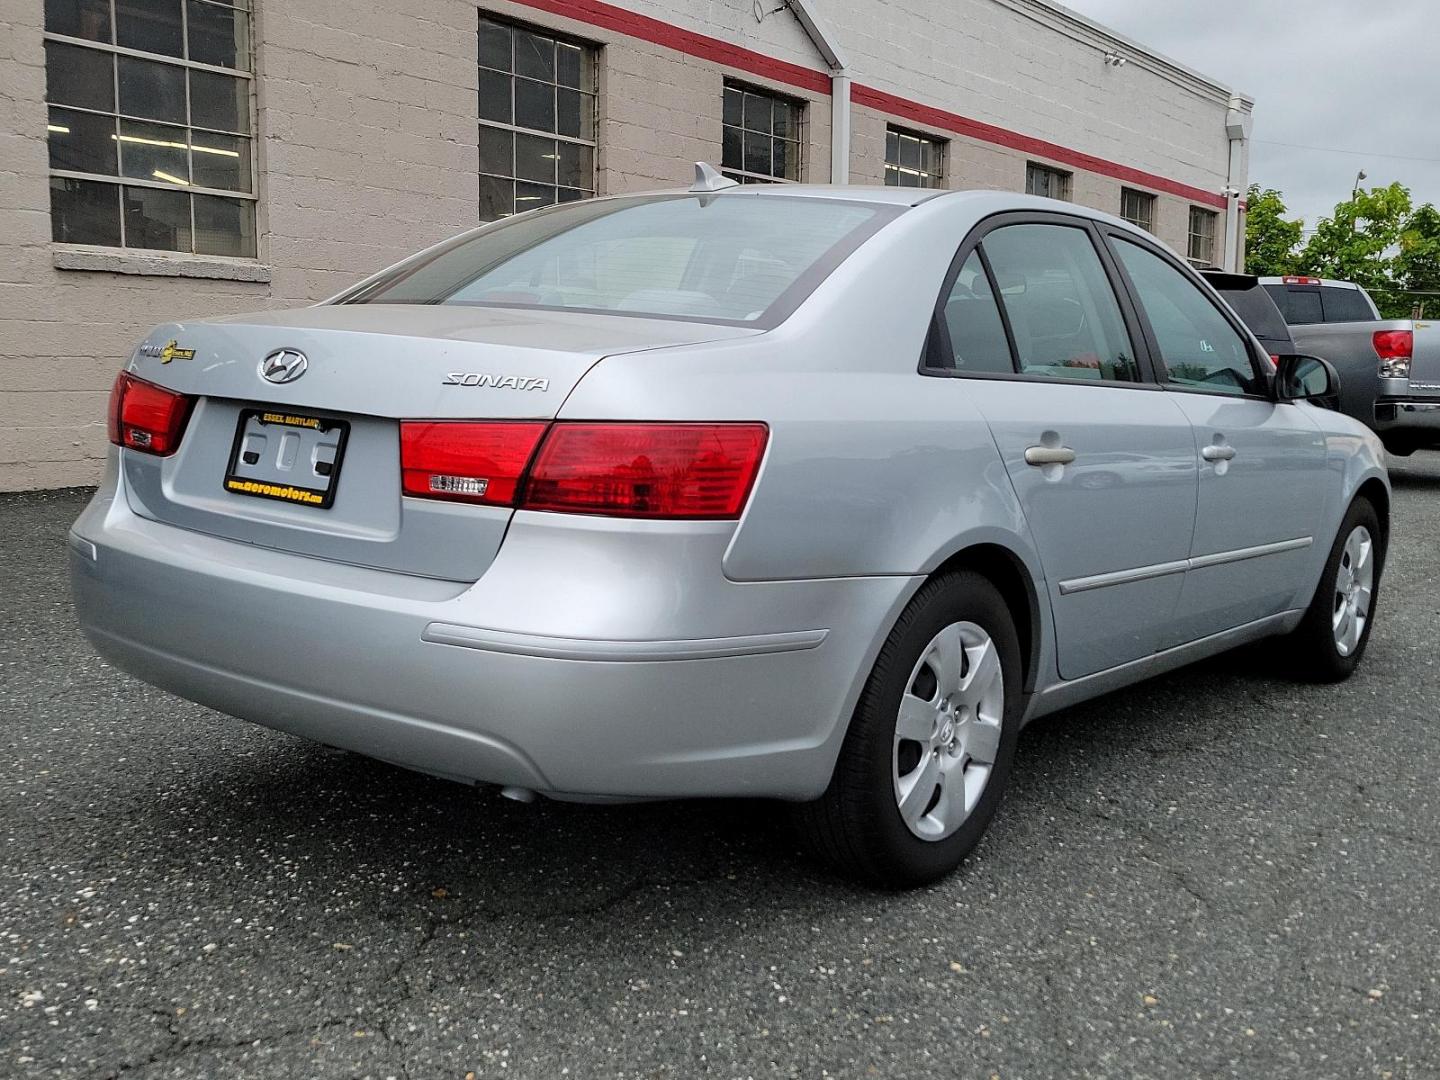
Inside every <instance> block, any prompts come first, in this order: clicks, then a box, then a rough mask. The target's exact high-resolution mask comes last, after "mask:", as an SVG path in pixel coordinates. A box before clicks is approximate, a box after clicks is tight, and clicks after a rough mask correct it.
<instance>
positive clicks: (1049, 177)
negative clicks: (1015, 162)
mask: <svg viewBox="0 0 1440 1080" xmlns="http://www.w3.org/2000/svg"><path fill="white" fill-rule="evenodd" d="M1070 181H1071V174H1070V173H1068V172H1066V171H1065V170H1064V169H1052V168H1050V166H1048V165H1037V164H1035V162H1033V161H1032V162H1030V163H1029V164H1028V165H1026V166H1025V194H1026V195H1041V196H1044V197H1045V198H1047V199H1064V200H1065V201H1066V202H1069V201H1070Z"/></svg>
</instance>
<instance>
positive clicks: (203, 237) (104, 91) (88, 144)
mask: <svg viewBox="0 0 1440 1080" xmlns="http://www.w3.org/2000/svg"><path fill="white" fill-rule="evenodd" d="M249 7H250V0H236V3H235V4H229V3H219V2H212V0H114V3H113V4H112V3H106V2H103V0H48V2H47V3H46V4H45V76H46V101H47V102H48V104H49V115H48V117H47V123H46V136H47V140H48V144H49V152H50V222H51V235H52V237H53V239H54V240H55V241H56V242H58V243H63V244H99V245H102V246H105V247H126V248H147V249H151V250H160V251H179V252H189V253H194V254H200V255H230V256H243V257H249V258H253V257H254V256H255V249H256V245H255V180H254V153H253V146H252V143H253V135H254V130H253V119H252V112H253V109H252V100H253V93H252V85H251V84H252V82H253V77H252V71H253V64H252V61H251V50H250V18H251V16H250V10H249ZM122 50H123V51H122Z"/></svg>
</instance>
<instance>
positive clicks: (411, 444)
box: [400, 420, 546, 506]
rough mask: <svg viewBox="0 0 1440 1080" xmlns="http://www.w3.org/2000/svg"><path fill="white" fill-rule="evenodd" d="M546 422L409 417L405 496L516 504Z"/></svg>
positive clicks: (403, 437)
mask: <svg viewBox="0 0 1440 1080" xmlns="http://www.w3.org/2000/svg"><path fill="white" fill-rule="evenodd" d="M545 427H546V425H545V423H544V422H539V421H524V422H518V423H510V422H498V421H483V422H479V423H470V422H468V421H459V420H436V421H422V420H406V421H404V422H403V423H401V425H400V469H401V484H402V487H403V489H404V492H405V494H406V495H413V496H418V497H420V498H426V499H451V500H455V501H458V502H471V503H485V504H488V505H491V506H513V505H515V491H516V488H517V487H518V486H519V484H520V478H521V477H522V476H523V475H524V474H525V466H526V465H527V464H529V462H530V456H531V455H532V454H533V453H534V452H535V444H536V443H538V442H539V441H540V436H542V435H544V434H545Z"/></svg>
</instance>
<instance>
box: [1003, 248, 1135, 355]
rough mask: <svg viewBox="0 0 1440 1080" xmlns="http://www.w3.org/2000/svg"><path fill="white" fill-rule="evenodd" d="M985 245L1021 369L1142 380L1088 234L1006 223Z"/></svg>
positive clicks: (1118, 306)
mask: <svg viewBox="0 0 1440 1080" xmlns="http://www.w3.org/2000/svg"><path fill="white" fill-rule="evenodd" d="M980 246H981V247H982V248H983V249H984V251H985V255H986V257H987V258H988V259H989V260H990V268H991V270H993V271H994V274H995V283H996V286H997V287H998V288H999V290H1000V303H1001V304H1002V305H1003V306H1004V310H1005V313H1006V315H1007V316H1008V317H1009V320H1010V329H1011V331H1012V332H1013V333H1014V335H1015V351H1016V354H1017V356H1018V358H1019V361H1020V370H1021V372H1022V373H1024V374H1027V375H1045V376H1049V377H1051V378H1064V379H1084V380H1096V381H1099V380H1109V381H1118V382H1135V381H1137V380H1138V379H1139V371H1138V369H1137V367H1136V364H1135V352H1134V348H1133V346H1132V345H1131V343H1130V335H1129V333H1128V332H1127V331H1126V329H1125V319H1124V317H1123V316H1122V315H1121V314H1120V304H1119V301H1117V300H1116V299H1115V291H1114V290H1113V289H1112V288H1111V287H1110V279H1109V278H1108V277H1107V276H1106V273H1105V267H1104V264H1102V263H1101V262H1100V255H1099V253H1098V252H1097V251H1096V250H1095V245H1094V243H1093V242H1091V240H1090V234H1089V233H1088V232H1086V231H1085V230H1084V229H1082V228H1077V227H1074V226H1069V225H1040V224H1035V225H1005V226H1002V227H1000V228H998V229H996V230H995V231H994V232H992V233H990V234H988V235H987V236H986V237H985V239H984V241H982V243H981V245H980Z"/></svg>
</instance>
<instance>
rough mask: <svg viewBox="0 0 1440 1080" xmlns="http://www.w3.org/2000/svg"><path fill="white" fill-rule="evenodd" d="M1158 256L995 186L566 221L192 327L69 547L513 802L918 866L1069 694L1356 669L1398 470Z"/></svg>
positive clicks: (138, 409)
mask: <svg viewBox="0 0 1440 1080" xmlns="http://www.w3.org/2000/svg"><path fill="white" fill-rule="evenodd" d="M1336 389H1337V387H1336V386H1335V384H1334V376H1333V372H1332V371H1331V370H1329V369H1328V368H1327V367H1326V365H1325V364H1324V362H1323V361H1318V360H1315V359H1313V358H1307V357H1298V356H1286V357H1281V358H1280V361H1279V369H1278V370H1275V369H1274V368H1273V366H1272V364H1271V362H1270V360H1269V358H1268V357H1267V355H1266V353H1265V352H1264V350H1263V349H1262V348H1261V347H1260V345H1259V344H1258V342H1256V341H1255V339H1254V338H1253V337H1252V336H1251V334H1250V333H1249V332H1248V331H1247V330H1246V329H1245V327H1244V325H1243V324H1242V323H1241V322H1240V321H1239V320H1238V319H1237V318H1236V317H1235V316H1234V314H1233V313H1232V312H1231V311H1230V310H1229V309H1228V308H1227V307H1226V306H1225V304H1224V303H1223V302H1222V301H1220V300H1219V299H1218V298H1217V297H1216V295H1215V294H1214V293H1213V292H1212V291H1211V290H1210V288H1209V287H1208V286H1207V285H1206V284H1205V283H1204V282H1203V281H1202V280H1201V279H1200V278H1199V277H1198V276H1197V275H1196V274H1195V273H1193V272H1192V271H1191V270H1190V268H1189V267H1188V266H1187V265H1186V264H1185V262H1184V261H1183V260H1181V259H1179V258H1178V257H1177V256H1176V255H1174V254H1173V253H1172V252H1171V251H1170V250H1169V249H1167V248H1166V247H1164V246H1163V245H1162V244H1160V243H1158V242H1157V241H1156V240H1155V239H1154V238H1153V237H1151V236H1149V235H1148V234H1146V233H1144V232H1142V231H1140V230H1138V229H1135V228H1133V227H1131V226H1129V225H1127V224H1125V223H1124V222H1122V221H1120V220H1118V219H1115V218H1112V217H1109V216H1107V215H1104V214H1100V213H1096V212H1093V211H1089V210H1085V209H1083V208H1080V207H1077V206H1073V205H1070V204H1065V203H1056V202H1051V201H1048V200H1043V199H1035V198H1029V197H1024V196H1017V195H1011V194H1001V193H995V192H938V191H923V190H912V189H899V188H858V187H845V188H825V187H801V186H756V187H748V186H747V187H743V188H742V187H737V186H734V185H732V184H730V183H729V182H728V181H726V180H724V179H722V178H721V177H719V176H718V175H717V174H715V173H714V172H713V170H710V169H709V168H706V167H699V168H697V181H696V184H695V186H694V187H693V188H691V189H689V190H684V191H673V192H662V193H656V194H644V195H627V196H617V197H613V198H605V199H596V200H593V201H587V202H583V203H573V204H568V205H563V206H557V207H553V208H549V209H545V210H539V211H533V212H530V213H526V214H521V215H518V216H516V217H513V218H510V219H508V220H504V221H501V222H497V223H495V224H492V225H488V226H485V227H482V228H480V229H478V230H475V231H473V232H469V233H466V234H464V235H462V236H459V237H457V238H455V239H453V240H450V241H448V242H446V243H443V244H440V245H438V246H437V247H434V248H431V249H429V250H427V251H424V252H422V253H420V254H419V255H416V256H414V257H413V258H411V259H408V260H407V261H405V262H403V263H400V264H399V265H397V266H395V267H392V268H390V269H388V270H385V271H383V272H381V273H379V274H377V275H375V276H374V277H372V278H370V279H368V280H366V281H363V282H361V283H360V284H359V285H357V286H355V287H354V288H353V289H351V290H350V291H348V292H346V293H344V294H342V295H341V296H339V297H336V298H335V299H334V300H331V301H329V302H327V303H324V304H320V305H318V306H315V307H309V308H305V309H301V310H296V311H285V312H278V313H276V312H266V313H262V314H256V315H248V316H239V317H232V318H223V319H216V320H212V321H201V322H184V323H172V324H169V325H165V326H161V327H159V328H157V329H156V330H155V331H154V333H152V334H151V335H150V336H149V337H148V338H147V339H146V340H145V341H144V342H143V343H141V344H140V345H139V347H138V348H137V349H136V351H135V353H134V355H133V356H132V357H131V358H130V360H129V362H128V363H127V364H126V366H125V369H124V371H123V372H122V373H121V374H120V376H119V378H118V379H117V380H116V383H115V388H114V392H113V394H112V398H111V404H110V438H111V441H112V442H113V443H114V447H113V448H112V451H111V454H110V459H109V466H108V470H107V473H106V476H105V480H104V483H103V485H102V486H101V488H100V490H99V492H98V493H97V494H96V496H95V498H94V501H93V502H92V503H91V504H90V505H89V507H88V508H87V509H86V510H85V512H84V513H83V514H82V516H81V517H80V519H79V520H78V521H77V522H76V523H75V526H74V530H73V532H72V534H71V537H70V548H71V559H72V566H73V577H74V592H75V601H76V606H77V608H78V611H79V616H80V620H81V622H82V624H83V625H84V627H85V630H86V632H87V633H88V634H89V636H90V638H91V640H92V641H93V642H94V643H95V646H96V647H97V648H98V649H99V650H100V652H101V653H103V654H104V655H105V656H106V657H107V658H109V659H110V660H111V661H113V662H114V663H115V664H117V665H118V666H120V667H122V668H124V669H125V670H127V671H130V672H133V673H135V674H136V675H138V676H140V677H141V678H143V679H146V680H148V681H149V682H151V683H154V684H155V685H157V686H161V687H164V688H166V689H168V690H171V691H173V692H175V693H177V694H179V695H181V696H183V697H186V698H189V699H190V700H192V701H197V702H200V703H202V704H205V705H208V706H211V707H213V708H216V709H219V710H221V711H223V712H226V713H229V714H232V715H234V716H237V717H242V718H244V719H247V720H252V721H255V722H256V723H259V724H264V725H267V726H269V727H273V728H278V729H281V730H284V731H289V732H293V733H295V734H298V735H301V736H304V737H306V738H309V739H314V740H317V741H319V742H321V743H326V744H329V745H331V746H336V747H342V748H347V749H350V750H353V751H357V752H359V753H361V754H367V755H370V756H373V757H376V758H380V759H383V760H386V761H390V762H394V763H396V764H399V765H404V766H407V767H409V768H413V769H418V770H423V771H424V772H427V773H432V774H435V775H437V776H444V777H449V778H453V779H455V780H459V781H463V782H467V783H480V784H486V785H495V786H496V787H498V788H500V789H502V791H503V792H504V793H505V794H507V795H509V796H511V797H514V798H519V799H531V798H534V797H535V795H536V794H541V795H545V796H549V797H551V798H557V799H570V800H585V801H601V800H616V799H650V798H681V797H695V796H747V797H756V796H758V797H769V798H775V799H780V800H786V801H788V802H790V803H793V804H795V811H796V814H795V816H796V818H797V820H798V822H799V825H800V829H801V832H802V834H803V835H804V836H805V838H806V839H807V840H808V841H809V843H810V845H811V846H812V847H813V848H814V850H815V851H816V852H817V854H819V855H820V856H821V857H822V858H824V859H827V860H829V861H830V862H831V863H833V864H835V865H836V866H838V867H839V868H841V869H842V870H843V871H845V872H847V873H850V874H852V875H856V876H858V877H861V878H864V879H867V880H870V881H874V882H878V883H882V884H886V885H891V886H899V885H909V884H915V883H919V882H924V881H927V880H931V879H934V878H935V877H937V876H939V875H941V874H944V873H946V872H947V871H949V870H951V869H952V868H954V867H955V866H956V865H957V864H958V863H959V862H960V861H961V860H962V859H963V858H964V857H965V855H966V854H967V853H968V852H969V851H970V850H971V849H972V848H973V847H974V846H975V845H976V843H977V842H978V841H979V839H980V836H981V834H982V832H983V831H984V829H985V828H986V826H987V824H988V823H989V821H990V820H991V818H992V816H993V815H994V813H995V811H996V807H997V805H998V804H999V802H1000V798H1001V795H1002V792H1003V790H1004V788H1005V785H1006V780H1007V777H1008V775H1009V772H1010V769H1011V764H1012V760H1013V758H1014V754H1015V745H1016V737H1017V734H1018V732H1019V730H1020V728H1021V726H1022V725H1023V724H1024V723H1026V722H1027V721H1029V720H1030V719H1033V718H1034V717H1037V716H1040V715H1043V714H1045V713H1049V712H1053V711H1055V710H1057V709H1060V708H1063V707H1065V706H1068V705H1071V704H1074V703H1076V702H1079V701H1083V700H1085V699H1087V698H1091V697H1094V696H1096V695H1097V694H1102V693H1104V692H1106V691H1109V690H1113V689H1115V688H1116V687H1119V686H1123V685H1125V684H1127V683H1132V682H1135V681H1137V680H1139V679H1143V678H1145V677H1147V676H1150V675H1154V674H1156V673H1158V672H1162V671H1165V670H1168V669H1170V668H1174V667H1176V666H1177V665H1180V664H1185V663H1188V662H1190V661H1193V660H1196V659H1198V658H1201V657H1205V656H1209V655H1212V654H1214V653H1218V652H1220V651H1222V650H1225V649H1229V648H1231V647H1233V646H1236V645H1240V644H1242V643H1245V642H1249V641H1254V640H1256V639H1258V638H1263V637H1270V636H1283V638H1284V642H1285V645H1286V651H1287V653H1288V655H1289V656H1290V657H1291V658H1292V661H1293V665H1294V668H1295V670H1296V672H1297V673H1298V674H1300V675H1301V676H1303V677H1307V678H1315V679H1340V678H1344V677H1346V676H1347V675H1349V674H1350V672H1351V671H1353V670H1354V668H1355V666H1356V664H1357V663H1358V662H1359V661H1360V658H1361V656H1362V655H1363V653H1364V650H1365V644H1366V640H1367V638H1368V636H1369V633H1370V629H1371V626H1372V620H1373V617H1374V612H1375V597H1376V589H1377V588H1378V585H1379V580H1380V574H1381V570H1382V568H1383V566H1384V558H1385V545H1386V536H1387V531H1388V522H1389V506H1390V490H1389V482H1388V480H1387V477H1386V473H1385V468H1384V464H1383V455H1382V452H1381V450H1380V448H1379V444H1378V443H1377V441H1376V439H1375V436H1373V435H1372V434H1371V433H1369V432H1368V431H1367V430H1366V429H1365V428H1363V427H1362V426H1361V425H1360V424H1358V423H1356V422H1354V421H1352V420H1350V419H1348V418H1346V417H1344V416H1341V415H1339V414H1337V413H1336V412H1334V411H1331V410H1329V409H1327V408H1325V407H1324V405H1325V403H1326V402H1327V401H1328V400H1329V399H1330V398H1332V397H1333V395H1334V394H1335V392H1336Z"/></svg>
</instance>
